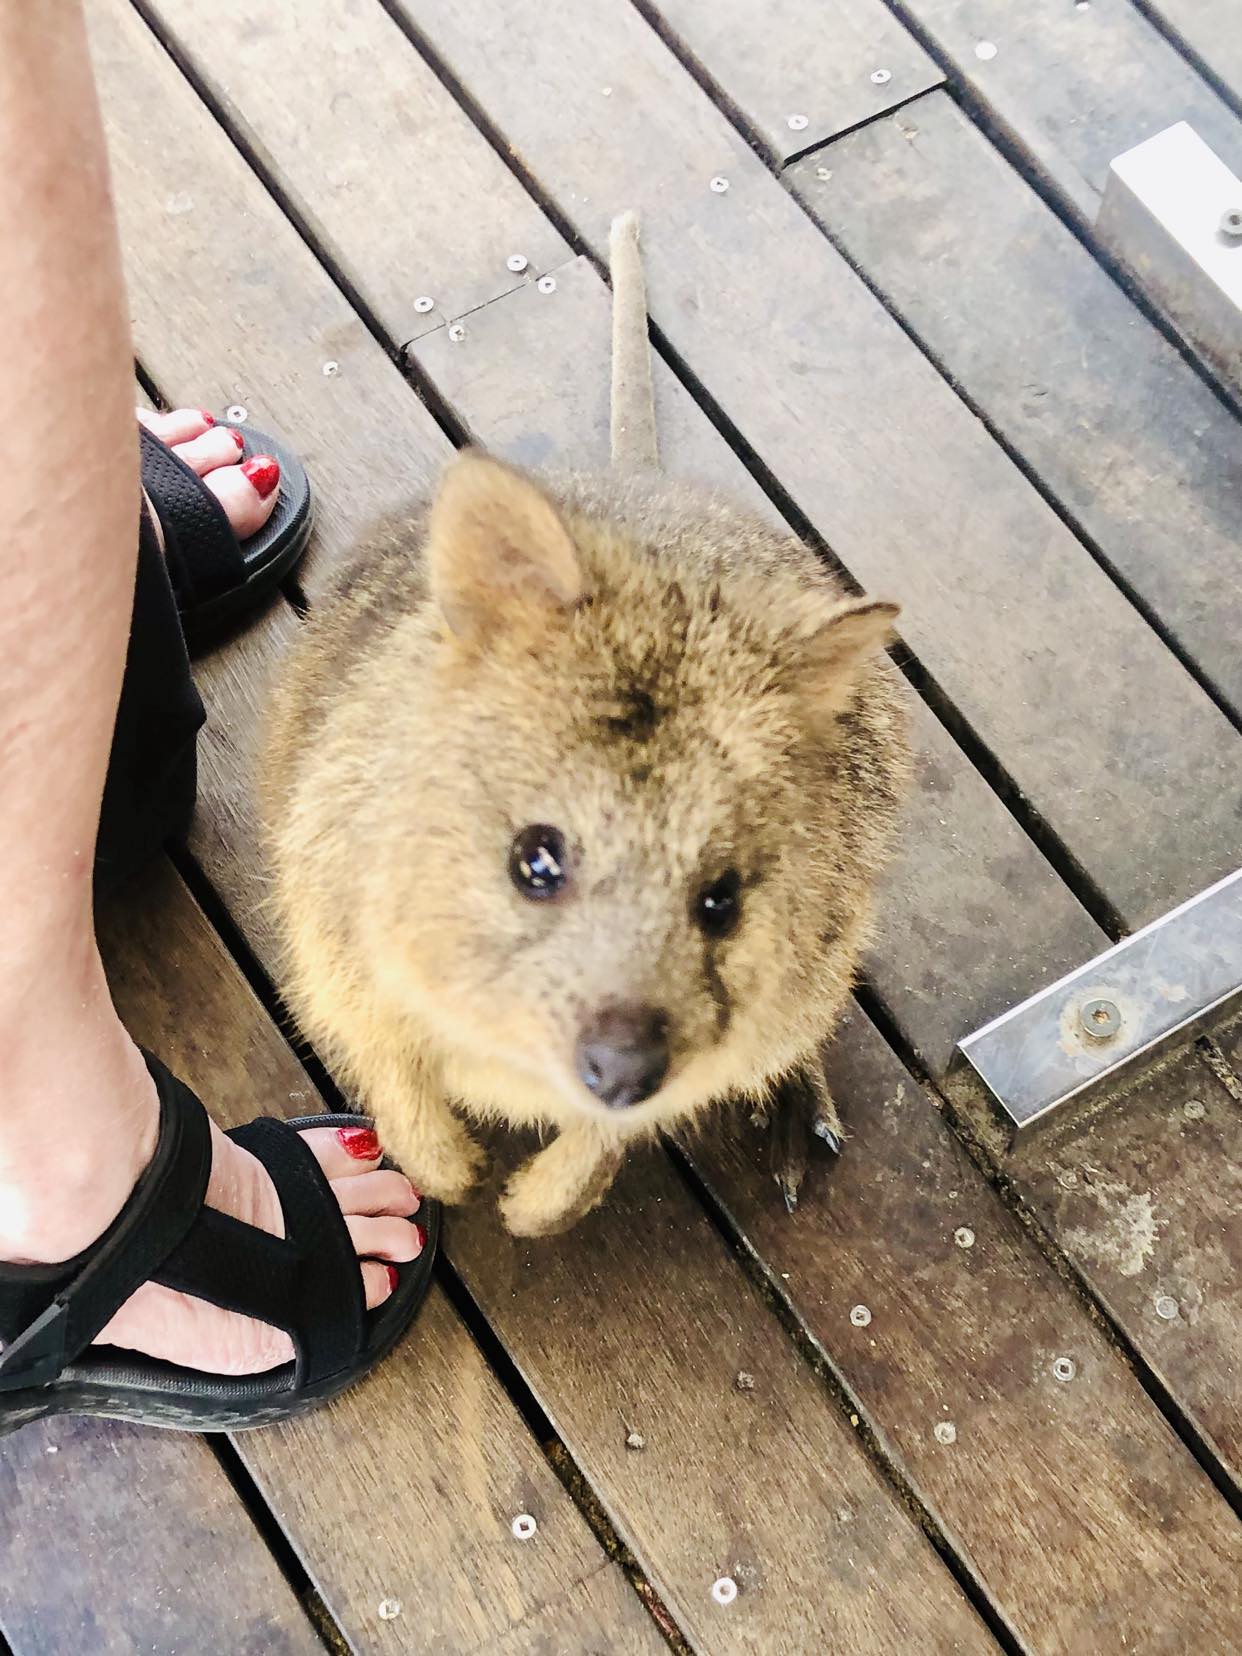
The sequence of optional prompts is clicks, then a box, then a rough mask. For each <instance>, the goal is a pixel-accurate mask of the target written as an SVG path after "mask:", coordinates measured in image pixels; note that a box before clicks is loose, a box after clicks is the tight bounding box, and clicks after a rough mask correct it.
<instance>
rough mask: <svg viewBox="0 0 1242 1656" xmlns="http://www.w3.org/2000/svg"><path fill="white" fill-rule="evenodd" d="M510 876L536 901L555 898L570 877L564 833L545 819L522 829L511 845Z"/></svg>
mask: <svg viewBox="0 0 1242 1656" xmlns="http://www.w3.org/2000/svg"><path fill="white" fill-rule="evenodd" d="M509 878H510V879H511V880H512V881H513V883H514V885H515V886H516V887H517V888H518V890H519V891H520V892H521V893H522V896H523V897H529V898H531V899H532V900H533V901H536V902H538V901H540V900H542V899H543V898H545V897H555V896H556V894H557V892H558V891H560V890H562V889H563V887H564V885H565V882H566V880H568V878H569V868H568V861H567V855H566V851H565V836H564V834H562V833H561V831H560V829H559V828H550V827H549V826H548V824H547V823H546V822H536V823H532V824H531V826H530V827H529V828H523V829H522V831H521V833H520V834H519V835H518V836H517V838H516V839H515V840H514V841H513V844H512V846H511V847H510V848H509Z"/></svg>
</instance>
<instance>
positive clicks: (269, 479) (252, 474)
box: [242, 454, 280, 500]
mask: <svg viewBox="0 0 1242 1656" xmlns="http://www.w3.org/2000/svg"><path fill="white" fill-rule="evenodd" d="M242 475H243V476H244V477H248V478H249V479H250V481H251V482H252V483H253V484H254V490H255V493H256V494H257V495H258V497H259V499H260V500H266V499H267V497H268V495H270V494H271V492H272V490H273V489H274V488H275V487H276V485H277V484H278V483H279V482H280V464H279V462H278V461H276V460H273V459H272V457H271V455H270V454H255V455H252V456H251V457H250V459H249V460H247V461H246V462H245V464H244V465H243V466H242Z"/></svg>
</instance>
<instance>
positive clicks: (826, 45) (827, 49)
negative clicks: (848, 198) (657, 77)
mask: <svg viewBox="0 0 1242 1656" xmlns="http://www.w3.org/2000/svg"><path fill="white" fill-rule="evenodd" d="M658 14H659V18H660V20H661V23H662V25H663V26H664V27H665V28H666V29H667V30H669V31H671V33H672V34H673V35H675V36H676V38H677V41H678V43H679V49H680V50H682V51H684V52H688V53H689V54H690V55H691V56H692V57H693V58H694V59H695V60H696V61H697V62H698V63H700V64H702V65H703V66H704V67H705V68H706V69H707V71H708V73H709V74H710V75H711V76H712V77H713V79H714V80H715V81H716V83H717V85H719V86H720V87H721V89H722V91H723V92H724V93H725V95H726V96H727V97H728V98H729V99H730V100H731V102H732V103H734V104H735V105H736V106H737V107H738V108H740V109H742V110H743V111H744V112H745V114H746V117H747V119H748V120H749V122H750V124H751V126H752V127H753V129H754V131H755V132H756V133H758V135H759V137H760V138H761V139H762V140H763V142H764V143H765V145H766V146H767V149H768V152H769V154H770V155H771V156H772V157H773V158H774V159H775V160H777V161H787V160H788V159H789V158H790V156H793V155H801V154H802V153H803V152H804V151H805V150H809V149H813V148H815V147H816V146H818V145H820V144H822V143H825V142H826V141H827V140H828V139H829V138H832V137H834V136H835V135H836V134H837V133H839V132H845V131H847V130H848V129H849V128H850V127H855V126H859V125H861V124H862V123H863V122H864V121H870V120H874V119H875V117H876V116H877V115H882V114H883V113H884V111H885V110H886V109H892V108H894V107H895V106H896V105H897V104H900V103H904V102H905V101H906V100H907V99H908V98H912V97H914V96H915V95H916V94H917V93H919V92H926V91H927V90H928V88H929V87H932V86H936V85H938V84H939V82H940V81H941V80H942V79H943V78H944V77H943V76H942V75H941V74H940V71H939V70H938V69H937V68H936V66H935V64H934V63H933V62H932V61H931V59H930V58H929V57H928V56H927V54H926V52H924V51H923V50H922V48H921V47H919V46H917V45H916V44H915V42H914V41H913V40H912V39H911V38H910V35H909V34H908V33H907V32H906V30H905V29H903V28H902V27H901V25H900V23H898V22H897V20H896V18H895V17H894V16H893V14H892V12H890V11H889V10H888V8H887V7H886V6H885V5H883V4H882V3H881V0H826V3H824V4H817V5H815V6H814V7H813V8H809V7H807V6H806V5H804V4H803V3H802V0H769V3H768V4H767V5H765V6H763V7H756V6H753V5H748V4H747V3H746V0H726V3H725V4H723V5H720V4H717V5H711V6H705V5H703V4H702V3H701V0H661V4H660V5H659V7H658Z"/></svg>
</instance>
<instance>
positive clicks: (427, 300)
mask: <svg viewBox="0 0 1242 1656" xmlns="http://www.w3.org/2000/svg"><path fill="white" fill-rule="evenodd" d="M435 308H436V302H435V300H434V299H432V298H431V297H430V295H428V294H426V293H424V294H422V295H421V296H420V297H419V298H417V299H416V300H415V301H414V309H415V310H416V311H417V312H418V314H419V315H420V316H426V314H427V312H428V311H429V310H435Z"/></svg>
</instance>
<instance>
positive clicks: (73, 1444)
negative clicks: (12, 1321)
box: [0, 1417, 323, 1656]
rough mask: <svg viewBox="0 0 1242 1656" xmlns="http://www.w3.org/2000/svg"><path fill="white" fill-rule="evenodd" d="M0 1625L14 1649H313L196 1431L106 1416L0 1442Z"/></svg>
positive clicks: (250, 1653) (114, 1654)
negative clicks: (144, 1427)
mask: <svg viewBox="0 0 1242 1656" xmlns="http://www.w3.org/2000/svg"><path fill="white" fill-rule="evenodd" d="M0 1506H2V1507H3V1510H4V1524H3V1527H2V1529H0V1632H2V1634H3V1637H4V1638H5V1639H7V1641H8V1644H9V1646H10V1647H11V1649H12V1652H13V1656H65V1652H67V1651H81V1652H83V1653H85V1652H89V1653H90V1656H174V1653H176V1652H183V1651H209V1650H212V1651H216V1650H218V1651H224V1650H227V1651H229V1652H236V1653H237V1656H322V1652H323V1646H322V1644H321V1643H320V1641H319V1638H318V1636H317V1634H316V1633H315V1631H314V1629H313V1628H312V1626H311V1624H310V1622H309V1621H308V1620H307V1618H306V1616H305V1614H304V1613H303V1610H302V1607H301V1606H300V1605H299V1604H298V1601H297V1599H296V1597H295V1596H294V1594H293V1592H292V1590H291V1588H290V1587H289V1584H288V1583H287V1582H286V1580H285V1579H284V1577H283V1576H282V1575H281V1573H280V1570H279V1568H278V1567H277V1565H276V1563H275V1561H274V1560H273V1558H272V1556H271V1554H270V1553H269V1552H268V1550H267V1547H266V1546H265V1545H264V1543H263V1541H262V1540H261V1538H260V1537H259V1535H258V1533H257V1532H256V1530H255V1528H254V1525H253V1524H252V1522H251V1520H250V1516H249V1514H248V1513H247V1512H246V1509H245V1508H244V1507H243V1506H242V1504H241V1502H240V1501H239V1500H238V1498H237V1496H236V1494H235V1493H234V1491H233V1489H232V1488H231V1486H230V1484H229V1481H228V1479H227V1477H226V1476H225V1474H224V1471H223V1469H222V1468H221V1466H220V1464H219V1462H218V1461H217V1460H216V1458H215V1456H214V1455H213V1454H212V1453H211V1451H210V1449H209V1448H208V1447H207V1445H206V1444H205V1443H204V1442H203V1440H202V1439H201V1438H196V1437H191V1436H188V1435H183V1434H181V1433H173V1432H144V1431H141V1430H139V1429H138V1428H137V1427H131V1426H123V1425H120V1424H119V1423H117V1422H112V1421H109V1422H106V1423H105V1422H102V1421H90V1420H77V1419H71V1418H69V1417H64V1418H62V1419H60V1420H53V1421H47V1422H39V1423H38V1424H36V1425H33V1426H26V1427H23V1429H22V1430H21V1431H20V1432H17V1433H16V1434H15V1435H13V1436H12V1437H7V1438H5V1439H4V1442H3V1444H0Z"/></svg>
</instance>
